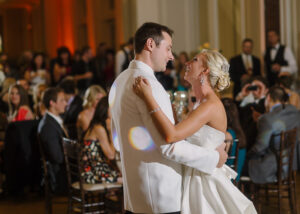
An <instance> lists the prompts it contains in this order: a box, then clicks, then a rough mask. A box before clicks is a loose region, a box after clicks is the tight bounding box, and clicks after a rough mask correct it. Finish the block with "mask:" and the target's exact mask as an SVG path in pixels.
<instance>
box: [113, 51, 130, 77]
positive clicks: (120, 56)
mask: <svg viewBox="0 0 300 214" xmlns="http://www.w3.org/2000/svg"><path fill="white" fill-rule="evenodd" d="M124 50H125V51H126V53H127V54H130V50H129V48H128V47H126V46H125V47H124V49H121V50H119V51H118V52H117V54H116V62H115V76H116V77H117V76H118V75H119V74H120V73H121V72H122V67H123V64H124V62H125V60H126V55H125V53H124Z"/></svg>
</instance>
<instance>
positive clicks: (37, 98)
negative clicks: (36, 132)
mask: <svg viewBox="0 0 300 214" xmlns="http://www.w3.org/2000/svg"><path fill="white" fill-rule="evenodd" d="M47 88H48V86H47V85H46V84H38V85H36V86H35V87H34V90H33V101H34V106H33V110H34V114H35V117H36V118H37V119H40V118H42V117H43V116H44V114H45V112H46V107H45V106H44V104H43V102H42V95H43V93H44V91H45V90H46V89H47Z"/></svg>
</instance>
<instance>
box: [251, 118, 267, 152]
mask: <svg viewBox="0 0 300 214" xmlns="http://www.w3.org/2000/svg"><path fill="white" fill-rule="evenodd" d="M257 126H258V127H257V130H258V133H257V138H256V142H255V144H254V145H253V147H252V148H251V150H250V151H249V153H248V155H249V157H250V158H251V157H253V156H261V155H263V154H264V153H265V150H266V149H267V148H268V147H269V143H270V140H271V137H272V134H273V129H272V123H271V122H270V121H269V120H268V117H267V115H263V116H262V117H261V118H260V119H259V120H258V124H257Z"/></svg>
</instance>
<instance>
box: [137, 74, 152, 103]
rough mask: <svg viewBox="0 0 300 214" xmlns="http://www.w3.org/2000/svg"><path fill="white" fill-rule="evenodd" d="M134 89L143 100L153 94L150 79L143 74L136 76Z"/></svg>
mask: <svg viewBox="0 0 300 214" xmlns="http://www.w3.org/2000/svg"><path fill="white" fill-rule="evenodd" d="M133 91H134V93H135V94H136V95H138V96H139V97H140V98H141V99H143V100H145V98H147V97H149V96H152V89H151V86H150V83H149V81H148V80H147V79H145V78H143V77H141V76H139V77H137V78H135V82H134V84H133Z"/></svg>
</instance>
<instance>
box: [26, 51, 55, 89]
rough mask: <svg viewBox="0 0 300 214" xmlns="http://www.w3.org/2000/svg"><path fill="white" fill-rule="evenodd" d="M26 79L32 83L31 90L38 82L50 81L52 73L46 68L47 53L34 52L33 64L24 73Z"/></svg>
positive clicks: (47, 82) (45, 82)
mask: <svg viewBox="0 0 300 214" xmlns="http://www.w3.org/2000/svg"><path fill="white" fill-rule="evenodd" d="M24 77H25V79H26V80H27V81H28V82H29V83H30V89H31V91H32V90H33V89H34V87H35V86H36V85H38V84H47V85H49V83H50V74H49V71H48V70H47V69H46V62H45V54H44V53H41V52H40V53H36V54H34V57H33V60H32V64H31V66H30V67H29V68H28V69H27V70H26V72H25V74H24Z"/></svg>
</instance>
